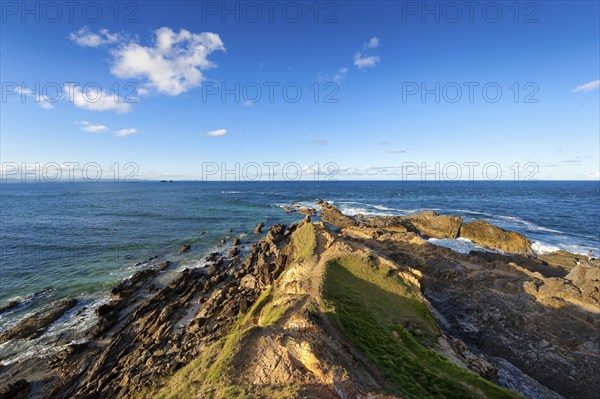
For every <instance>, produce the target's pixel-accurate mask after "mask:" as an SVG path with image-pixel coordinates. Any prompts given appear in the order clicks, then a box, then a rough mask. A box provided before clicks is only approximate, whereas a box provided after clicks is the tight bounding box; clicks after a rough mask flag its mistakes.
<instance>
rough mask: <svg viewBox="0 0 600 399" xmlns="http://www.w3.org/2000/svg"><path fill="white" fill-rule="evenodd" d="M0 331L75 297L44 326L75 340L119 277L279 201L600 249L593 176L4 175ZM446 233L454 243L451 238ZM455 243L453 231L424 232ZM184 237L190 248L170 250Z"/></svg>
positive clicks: (246, 221) (598, 191) (179, 265)
mask: <svg viewBox="0 0 600 399" xmlns="http://www.w3.org/2000/svg"><path fill="white" fill-rule="evenodd" d="M0 191H1V201H0V240H1V265H0V306H2V305H4V304H6V303H8V302H10V301H13V300H19V301H21V305H19V306H17V307H16V308H14V309H12V310H11V311H8V312H5V313H3V314H2V315H0V331H3V330H5V329H6V328H8V327H9V326H11V325H14V324H15V323H16V322H18V320H20V319H21V318H23V317H26V316H27V315H28V314H31V312H33V311H35V310H38V309H40V308H41V307H42V306H44V305H45V304H47V303H49V302H51V301H54V300H56V299H59V298H63V297H67V296H77V297H78V299H79V305H78V306H77V307H76V308H75V309H73V310H72V311H70V312H69V313H67V314H66V315H65V316H64V317H63V318H62V319H61V320H59V322H58V323H55V325H53V326H52V329H51V331H50V332H49V334H45V335H50V336H52V334H53V333H54V334H64V332H65V331H69V332H70V334H72V336H73V340H76V339H78V338H79V336H78V334H77V332H78V331H82V330H83V329H84V328H85V326H86V325H88V323H90V320H92V319H93V312H94V309H95V308H96V307H97V306H99V304H101V303H103V302H104V301H106V300H107V298H108V291H109V290H110V288H111V287H112V286H114V285H115V284H116V283H118V282H119V281H121V280H122V279H123V278H125V277H128V276H130V275H131V274H133V273H135V272H136V271H137V270H140V269H141V268H143V267H144V266H145V264H146V263H144V260H146V259H148V258H150V257H152V256H156V255H158V256H162V257H163V258H164V259H169V260H171V261H172V262H173V263H174V266H173V268H172V270H173V271H177V270H182V269H183V268H186V267H199V266H202V265H203V264H204V256H205V255H206V254H207V253H209V252H211V251H214V250H215V249H217V248H218V245H219V244H218V243H219V240H220V239H221V238H223V237H229V238H230V240H228V242H231V238H233V237H241V239H242V241H243V242H244V243H245V244H246V245H247V246H248V245H250V244H252V242H254V241H256V240H257V239H258V238H259V236H258V235H254V234H252V231H253V229H254V227H255V226H256V224H257V223H258V222H264V223H265V224H266V226H267V227H268V226H269V225H271V224H275V223H284V224H290V223H293V222H296V221H299V220H300V219H301V218H302V217H303V215H300V214H298V213H289V214H287V213H285V212H284V211H283V209H282V208H283V207H284V206H289V205H298V206H307V207H312V206H314V201H315V200H316V199H324V200H326V201H330V202H332V203H333V204H334V205H336V206H337V207H339V208H340V209H341V210H342V211H343V212H344V213H347V214H350V215H354V214H359V213H361V214H364V215H407V214H413V213H418V212H422V211H424V210H434V211H436V212H438V213H441V214H455V215H460V216H463V217H464V218H465V220H466V221H471V220H475V219H484V220H487V221H489V222H490V223H493V224H495V225H497V226H499V227H502V228H504V229H509V230H514V231H517V232H519V233H522V234H524V235H526V236H527V237H529V238H530V239H531V240H532V241H534V242H535V243H536V244H535V245H536V249H537V250H538V251H540V252H548V251H553V250H557V249H565V250H568V251H570V252H576V253H582V254H585V253H587V251H588V250H589V249H592V250H593V251H594V253H595V255H596V256H598V255H600V237H599V236H600V183H599V182H597V181H590V182H583V181H577V182H575V181H573V182H566V181H537V182H536V181H529V182H512V181H511V182H508V181H506V182H503V181H499V182H407V181H399V182H398V181H337V182H333V181H329V182H137V183H111V182H99V183H85V182H80V183H6V184H1V185H0ZM449 241H450V242H449ZM432 242H433V243H436V244H438V245H446V246H450V247H452V248H455V249H457V250H459V251H461V250H462V251H468V250H469V249H472V247H473V246H472V245H471V244H469V243H465V242H464V241H461V240H441V241H440V240H432ZM183 243H189V244H191V245H192V247H191V250H190V251H189V252H186V253H184V254H178V253H177V250H178V248H179V247H180V246H181V244H183ZM44 340H46V341H47V340H48V337H45V336H43V338H41V339H40V340H32V341H31V342H28V343H27V344H26V345H27V346H26V348H25V347H24V346H23V345H25V344H24V343H22V342H21V343H18V342H8V343H6V344H3V345H0V363H1V362H12V361H15V360H17V359H18V358H19V357H22V356H26V354H27V353H33V352H35V351H38V352H39V351H40V350H52V349H51V348H49V346H48V345H46V344H47V342H46V341H44Z"/></svg>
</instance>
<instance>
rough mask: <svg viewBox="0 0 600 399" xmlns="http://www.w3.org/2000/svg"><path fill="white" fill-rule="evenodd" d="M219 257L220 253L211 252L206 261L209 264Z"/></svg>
mask: <svg viewBox="0 0 600 399" xmlns="http://www.w3.org/2000/svg"><path fill="white" fill-rule="evenodd" d="M218 257H219V253H218V252H211V253H209V254H208V255H206V261H207V262H214V261H215V260H216V259H217V258H218Z"/></svg>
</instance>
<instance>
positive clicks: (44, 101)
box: [15, 86, 54, 109]
mask: <svg viewBox="0 0 600 399" xmlns="http://www.w3.org/2000/svg"><path fill="white" fill-rule="evenodd" d="M15 91H16V92H17V93H18V94H21V95H22V96H29V97H32V98H33V99H34V101H35V102H36V103H37V105H39V106H40V107H42V108H44V109H52V108H54V105H53V104H52V103H51V102H50V101H48V98H46V96H43V95H38V94H36V93H35V91H33V90H31V89H28V88H26V87H21V86H18V87H17V88H16V89H15Z"/></svg>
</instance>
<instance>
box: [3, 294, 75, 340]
mask: <svg viewBox="0 0 600 399" xmlns="http://www.w3.org/2000/svg"><path fill="white" fill-rule="evenodd" d="M76 304H77V300H76V299H75V298H66V299H62V300H60V301H56V302H53V303H51V304H50V305H48V306H46V307H45V308H44V309H42V310H40V311H39V312H36V313H34V314H33V315H31V316H29V317H27V318H25V319H23V320H21V322H19V323H18V324H17V325H16V326H14V327H11V328H9V329H8V330H6V331H4V332H3V333H2V334H1V335H0V344H3V343H5V342H7V341H9V340H12V339H24V338H35V337H37V336H40V335H41V334H43V333H44V332H45V331H46V329H47V328H48V326H49V325H50V324H52V323H53V322H55V321H56V320H58V319H59V318H60V317H61V316H62V315H63V314H65V313H66V312H67V311H68V310H70V309H71V308H73V307H74V306H75V305H76Z"/></svg>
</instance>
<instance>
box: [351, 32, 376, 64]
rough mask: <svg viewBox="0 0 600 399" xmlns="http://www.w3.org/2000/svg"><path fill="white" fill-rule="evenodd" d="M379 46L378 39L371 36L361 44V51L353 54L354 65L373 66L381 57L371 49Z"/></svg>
mask: <svg viewBox="0 0 600 399" xmlns="http://www.w3.org/2000/svg"><path fill="white" fill-rule="evenodd" d="M377 47H379V39H378V38H376V37H374V36H373V37H372V38H371V39H370V40H369V41H368V42H366V43H364V44H363V48H362V51H358V52H356V54H354V66H355V67H357V68H358V69H364V68H373V67H375V66H376V65H377V64H378V63H379V62H380V61H381V59H380V58H379V56H378V55H376V54H373V51H372V50H373V49H376V48H377Z"/></svg>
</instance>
